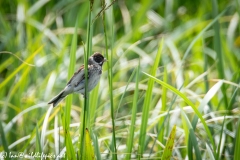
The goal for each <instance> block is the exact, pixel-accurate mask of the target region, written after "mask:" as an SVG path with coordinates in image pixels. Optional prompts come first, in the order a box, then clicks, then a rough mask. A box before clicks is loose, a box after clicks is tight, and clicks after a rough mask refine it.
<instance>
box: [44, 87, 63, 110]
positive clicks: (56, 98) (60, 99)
mask: <svg viewBox="0 0 240 160" xmlns="http://www.w3.org/2000/svg"><path fill="white" fill-rule="evenodd" d="M66 96H67V94H64V90H63V91H61V92H60V93H59V94H58V95H57V96H56V97H54V98H53V99H52V100H51V101H49V102H48V104H53V107H55V106H57V105H58V103H59V102H61V101H62V100H63V98H65V97H66Z"/></svg>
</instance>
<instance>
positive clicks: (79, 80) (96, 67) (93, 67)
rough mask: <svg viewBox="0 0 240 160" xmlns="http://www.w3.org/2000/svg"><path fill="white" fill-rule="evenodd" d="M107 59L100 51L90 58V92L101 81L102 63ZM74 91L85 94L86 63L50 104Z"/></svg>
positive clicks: (54, 103) (55, 103)
mask: <svg viewBox="0 0 240 160" xmlns="http://www.w3.org/2000/svg"><path fill="white" fill-rule="evenodd" d="M105 61H106V58H104V57H103V55H102V54H101V53H99V52H96V53H94V54H93V55H92V56H91V57H89V59H88V90H87V91H88V92H90V91H91V90H92V89H93V88H94V87H95V86H96V85H97V84H98V82H99V79H100V77H101V75H102V65H103V63H104V62H105ZM72 93H81V94H82V95H84V94H85V71H84V65H82V66H81V67H80V68H79V70H78V71H77V72H75V73H74V75H73V76H72V78H71V79H70V80H69V82H68V83H67V86H66V87H65V88H64V89H63V90H62V91H61V92H60V93H59V94H58V95H57V96H55V97H54V98H53V99H52V100H51V101H50V102H48V104H53V107H55V106H57V105H58V103H59V102H60V101H61V100H62V99H63V98H65V97H66V96H67V95H69V94H72Z"/></svg>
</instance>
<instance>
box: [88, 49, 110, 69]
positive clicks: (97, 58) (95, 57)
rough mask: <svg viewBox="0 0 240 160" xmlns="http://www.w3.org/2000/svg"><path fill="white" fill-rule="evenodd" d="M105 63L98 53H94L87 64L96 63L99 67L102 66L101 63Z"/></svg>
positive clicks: (104, 59)
mask: <svg viewBox="0 0 240 160" xmlns="http://www.w3.org/2000/svg"><path fill="white" fill-rule="evenodd" d="M105 61H106V58H104V57H103V55H102V54H101V53H99V52H95V53H94V54H93V55H92V56H91V57H90V58H89V63H97V64H99V65H101V66H102V65H103V63H104V62H105Z"/></svg>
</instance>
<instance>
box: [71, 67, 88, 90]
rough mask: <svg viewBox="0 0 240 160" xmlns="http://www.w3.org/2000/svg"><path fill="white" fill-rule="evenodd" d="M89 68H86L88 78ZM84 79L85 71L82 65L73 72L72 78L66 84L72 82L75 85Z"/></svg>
mask: <svg viewBox="0 0 240 160" xmlns="http://www.w3.org/2000/svg"><path fill="white" fill-rule="evenodd" d="M89 67H90V66H89ZM89 74H90V72H89V70H88V79H89ZM83 79H85V72H84V65H82V66H81V67H80V68H79V69H78V71H76V72H75V73H74V75H73V76H72V78H71V79H70V80H69V81H68V83H67V85H69V84H73V85H75V86H77V85H78V84H79V83H81V81H82V80H83Z"/></svg>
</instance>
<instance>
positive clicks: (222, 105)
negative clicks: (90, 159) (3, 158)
mask: <svg viewBox="0 0 240 160" xmlns="http://www.w3.org/2000/svg"><path fill="white" fill-rule="evenodd" d="M105 3H106V4H107V6H108V5H110V3H111V2H110V1H106V2H105ZM88 6H89V1H86V0H59V1H49V0H39V1H34V0H18V1H16V0H12V1H4V0H0V51H1V54H0V120H1V125H2V129H1V132H0V133H1V140H0V151H4V150H5V151H6V146H7V148H8V149H9V151H12V152H14V153H15V152H20V151H22V152H24V153H26V154H28V153H30V152H35V151H43V152H45V153H50V152H51V153H55V154H56V155H58V154H60V153H61V152H63V153H64V152H65V150H64V147H65V142H64V133H63V131H62V130H61V129H56V128H57V127H59V126H62V121H61V113H60V110H61V109H60V108H62V107H63V108H64V105H65V100H64V101H63V102H62V105H61V107H56V108H54V109H53V110H52V111H51V114H50V117H49V120H48V121H47V124H48V127H47V129H46V133H44V134H46V136H44V137H45V139H44V138H43V139H41V138H40V139H39V143H41V144H44V146H41V147H42V148H41V149H40V150H39V148H38V145H36V143H38V142H37V141H38V137H42V136H41V135H38V133H41V134H43V132H41V131H42V129H43V128H44V127H46V126H44V125H43V124H44V123H43V121H44V118H45V116H46V113H47V110H48V109H49V105H47V103H46V102H48V101H49V100H50V99H51V98H52V97H53V96H55V95H56V94H58V93H59V92H60V91H61V90H62V89H63V88H64V87H65V85H66V83H67V81H68V79H67V75H68V68H69V63H70V50H71V49H70V48H71V43H72V38H73V34H74V28H75V24H76V22H77V17H78V22H79V23H78V28H77V38H78V40H77V51H76V65H75V70H77V68H79V67H80V65H81V64H83V63H84V48H83V42H84V43H85V44H86V43H87V42H86V41H87V32H88V31H87V23H88V14H89V12H88V11H89V7H88ZM101 9H102V6H101V2H100V1H94V5H93V10H92V22H91V24H92V27H93V32H92V51H93V52H95V51H99V52H102V53H103V55H105V56H106V48H107V49H108V51H109V56H111V58H112V61H111V62H112V64H113V66H112V71H113V77H112V78H113V85H112V87H113V90H112V91H113V100H114V105H113V107H114V111H113V112H114V117H115V119H114V121H115V129H116V134H115V135H114V136H115V137H116V148H117V156H118V159H123V158H126V155H131V156H132V158H136V157H137V156H138V155H139V154H141V155H142V154H143V157H145V158H147V157H148V158H149V159H151V158H152V159H161V155H162V152H163V149H164V146H165V144H166V140H167V137H168V136H169V133H170V131H171V129H172V127H173V125H177V132H176V136H175V143H174V148H173V152H172V158H173V159H185V158H187V157H188V158H189V157H190V158H189V159H196V157H197V159H198V158H200V157H201V158H202V159H233V158H236V157H237V155H236V152H234V150H237V147H239V145H240V139H239V138H240V137H239V136H237V135H240V133H239V130H240V129H239V115H240V112H239V106H240V103H239V100H240V95H239V87H240V86H239V80H240V79H239V78H240V77H239V75H240V70H239V66H240V25H239V15H240V1H239V0H229V1H217V0H211V1H209V0H202V1H200V0H196V1H190V0H185V1H173V0H165V1H164V0H148V1H147V0H142V1H137V0H131V1H124V0H118V1H116V2H115V3H114V4H113V5H111V6H110V7H109V9H108V10H106V13H105V16H106V22H107V23H106V24H107V36H106V37H107V38H108V42H109V43H108V46H106V45H105V38H106V37H105V34H104V27H103V22H104V21H103V19H102V14H100V15H98V13H99V12H100V11H101ZM162 39H164V40H163V46H162V47H163V49H162V51H161V59H160V63H159V64H158V68H157V72H156V75H155V77H156V78H158V79H160V80H163V79H164V82H166V83H168V84H169V85H171V86H173V87H175V88H176V89H179V90H180V91H181V92H182V93H183V94H184V95H185V96H186V97H187V98H188V99H189V100H191V102H192V103H193V104H194V105H195V107H196V108H198V107H199V106H201V105H203V104H205V105H204V106H203V108H202V111H200V112H201V115H202V116H203V118H204V120H205V122H206V123H207V125H208V127H209V129H210V131H211V134H212V137H213V140H214V143H215V145H216V148H215V150H214V147H213V144H212V143H211V142H210V141H209V139H208V135H207V134H206V131H205V129H204V127H203V125H202V123H201V121H198V123H197V125H196V129H195V130H194V135H195V136H196V137H195V138H196V140H197V143H196V144H194V145H198V146H199V152H198V151H197V148H194V149H192V148H191V147H190V146H191V145H189V143H188V137H189V134H190V131H189V130H190V128H191V127H192V126H194V123H193V117H194V115H195V111H193V110H192V108H191V107H190V106H189V104H187V103H186V101H184V100H183V99H182V98H180V97H179V96H177V95H179V94H177V93H176V92H172V91H170V90H169V88H168V90H165V91H163V87H162V86H161V85H159V83H154V86H153V89H152V91H151V93H152V95H151V96H150V98H149V99H148V100H149V101H150V104H149V105H148V106H149V113H145V114H147V115H148V117H147V119H142V117H143V116H142V115H143V114H144V113H143V110H144V107H143V103H144V101H146V99H145V96H146V94H147V93H146V90H147V88H148V87H149V86H148V81H149V77H148V76H146V75H145V74H143V72H145V73H148V74H151V75H152V73H151V68H152V66H153V64H154V62H156V55H157V51H158V49H159V44H160V42H161V40H162ZM9 52H10V53H9ZM110 53H111V54H110ZM139 60H140V73H139V83H138V89H139V95H138V99H137V108H136V112H137V114H136V115H135V116H134V117H135V118H136V123H135V125H134V139H132V142H133V147H132V152H131V153H128V152H127V151H126V148H127V147H129V146H128V145H127V138H128V136H129V126H130V124H131V119H132V118H133V117H132V106H133V105H132V104H133V97H134V93H135V92H136V87H135V77H136V75H135V74H133V73H135V72H134V71H135V69H136V68H137V67H138V61H139ZM108 71H109V68H108V66H107V65H104V66H103V75H102V77H101V80H100V83H99V85H98V86H97V87H96V89H95V90H94V91H92V93H91V98H90V105H91V106H95V108H94V109H92V111H91V112H92V113H91V117H90V118H91V134H92V137H93V135H95V137H97V139H95V140H93V141H94V144H95V145H96V142H98V144H97V146H98V147H99V148H98V149H96V147H95V156H96V157H97V159H99V158H102V159H111V158H112V155H111V154H110V153H111V149H110V148H111V143H112V138H111V136H112V123H111V112H110V110H111V108H110V106H111V103H110V98H109V83H108V74H107V73H108ZM164 72H165V74H164ZM131 76H133V78H130V77H131ZM220 80H224V81H220ZM222 82H223V83H222ZM207 93H208V94H207ZM206 95H207V96H206ZM163 97H164V98H163ZM93 103H94V104H93ZM82 107H83V97H82V96H81V95H77V94H74V96H73V103H72V110H71V128H70V132H71V136H72V138H73V142H74V143H73V148H74V149H75V151H76V152H77V147H76V146H77V144H76V143H75V142H76V140H77V139H78V134H79V132H78V129H79V122H80V119H81V118H80V115H81V111H82ZM180 108H181V109H180ZM165 117H166V118H165ZM163 118H165V119H163ZM143 121H145V122H146V124H148V125H147V128H146V139H144V140H143V141H144V151H143V153H139V140H140V138H139V134H140V133H139V132H140V128H141V124H142V123H143ZM190 124H192V125H190ZM36 126H38V127H36ZM163 128H164V129H163ZM193 128H195V127H193ZM58 131H59V135H60V136H59V135H58V136H57V135H56V133H58ZM158 135H160V136H158ZM190 135H191V134H190ZM159 137H162V139H161V138H159ZM190 137H191V136H190ZM56 139H57V140H56ZM140 141H141V140H140ZM4 145H5V147H4ZM208 145H209V146H210V148H211V149H209V148H208V147H209V146H208ZM190 152H193V154H194V155H192V157H191V154H190ZM197 152H198V153H200V155H201V156H200V157H199V156H197V154H196V155H195V153H197ZM239 154H240V153H239ZM234 156H235V157H234ZM239 156H240V155H239ZM213 157H214V158H213Z"/></svg>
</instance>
